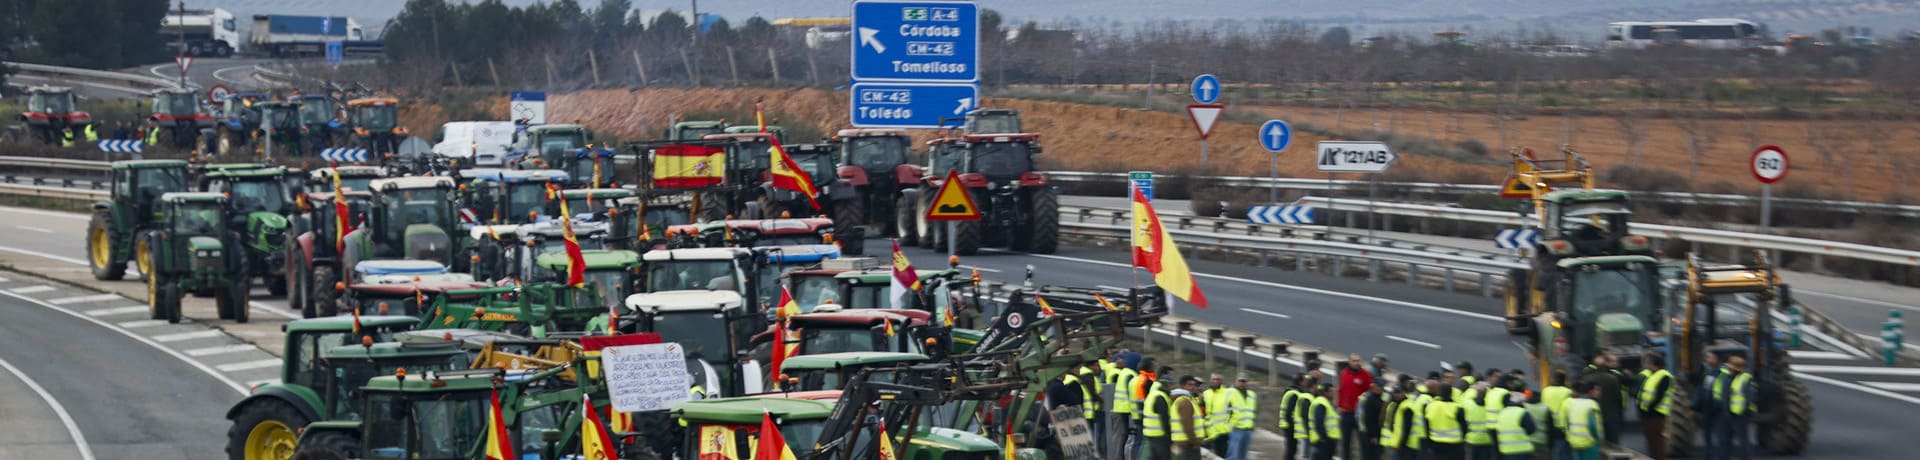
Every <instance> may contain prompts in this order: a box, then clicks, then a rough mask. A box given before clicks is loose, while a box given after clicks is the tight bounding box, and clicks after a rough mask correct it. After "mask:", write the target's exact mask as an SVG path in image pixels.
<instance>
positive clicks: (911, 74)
mask: <svg viewBox="0 0 1920 460" xmlns="http://www.w3.org/2000/svg"><path fill="white" fill-rule="evenodd" d="M979 29H980V15H979V14H977V10H976V9H975V7H974V5H973V2H946V1H892V0H862V1H856V2H854V3H853V36H852V37H850V38H851V39H850V40H848V42H851V43H852V45H853V79H854V80H855V81H862V80H902V81H919V82H951V83H959V82H974V81H978V80H979V79H980V65H979V64H980V46H979V45H980V37H979V33H978V31H979Z"/></svg>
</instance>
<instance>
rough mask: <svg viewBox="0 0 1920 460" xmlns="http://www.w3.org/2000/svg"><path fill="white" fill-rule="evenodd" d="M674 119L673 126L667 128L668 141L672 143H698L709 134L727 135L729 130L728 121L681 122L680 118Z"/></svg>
mask: <svg viewBox="0 0 1920 460" xmlns="http://www.w3.org/2000/svg"><path fill="white" fill-rule="evenodd" d="M674 119H675V121H674V123H673V126H672V127H670V128H667V132H666V140H668V141H672V142H679V141H697V140H700V139H704V138H706V136H707V135H708V134H720V133H725V132H727V128H728V126H727V121H726V120H719V121H679V118H678V116H675V118H674Z"/></svg>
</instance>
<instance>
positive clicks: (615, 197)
mask: <svg viewBox="0 0 1920 460" xmlns="http://www.w3.org/2000/svg"><path fill="white" fill-rule="evenodd" d="M636 196H638V194H636V193H634V191H632V190H628V189H623V188H596V189H570V190H561V191H560V200H565V201H566V202H567V211H568V212H572V213H573V215H572V216H568V217H570V218H572V219H574V220H575V221H586V222H606V221H608V220H611V219H612V218H614V217H619V215H620V214H622V213H631V212H636V211H637V209H634V208H637V207H638V205H639V203H638V202H635V201H631V200H629V199H630V198H634V197H636ZM560 200H554V201H550V202H549V203H548V205H547V209H546V214H547V215H553V216H558V215H560ZM623 201H624V202H626V203H625V204H623V203H622V202H623ZM628 217H632V216H628ZM576 230H577V229H576ZM627 237H629V238H631V237H632V235H627Z"/></svg>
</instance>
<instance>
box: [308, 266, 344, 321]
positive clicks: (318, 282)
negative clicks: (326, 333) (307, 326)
mask: <svg viewBox="0 0 1920 460" xmlns="http://www.w3.org/2000/svg"><path fill="white" fill-rule="evenodd" d="M309 279H312V280H313V284H312V286H311V288H312V289H311V290H309V291H307V292H310V293H312V294H311V295H312V299H311V300H310V302H313V309H314V310H315V311H317V312H319V314H320V316H321V317H333V316H340V291H336V290H334V289H333V284H334V283H335V282H337V281H339V280H340V278H339V276H337V275H334V274H333V267H328V266H319V267H313V276H312V277H311V278H309Z"/></svg>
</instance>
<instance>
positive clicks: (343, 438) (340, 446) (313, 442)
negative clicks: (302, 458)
mask: <svg viewBox="0 0 1920 460" xmlns="http://www.w3.org/2000/svg"><path fill="white" fill-rule="evenodd" d="M300 451H301V452H316V453H318V452H330V453H333V454H334V455H336V456H338V457H339V458H355V456H356V454H358V453H359V451H360V439H359V438H358V437H356V436H354V435H353V434H351V433H346V432H340V431H325V432H320V433H314V434H313V436H309V437H307V440H306V442H302V443H300Z"/></svg>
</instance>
